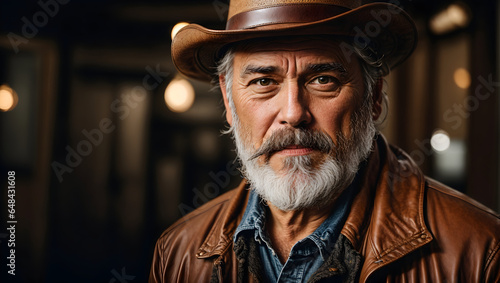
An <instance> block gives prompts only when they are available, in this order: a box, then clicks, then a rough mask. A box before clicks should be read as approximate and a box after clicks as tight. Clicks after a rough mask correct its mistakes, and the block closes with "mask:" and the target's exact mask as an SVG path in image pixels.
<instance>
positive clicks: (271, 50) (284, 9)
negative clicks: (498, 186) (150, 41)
mask: <svg viewBox="0 0 500 283" xmlns="http://www.w3.org/2000/svg"><path fill="white" fill-rule="evenodd" d="M415 44H416V30H415V27H414V24H413V22H412V20H411V19H410V18H409V16H408V15H407V14H406V13H405V12H403V11H402V10H400V9H399V8H397V7H396V6H394V5H390V4H381V3H378V4H369V5H364V6H360V4H359V3H356V1H344V0H313V1H307V2H306V1H298V0H273V1H271V0H267V1H266V0H260V1H242V0H234V1H232V2H231V5H230V8H229V16H228V23H227V28H226V30H224V31H214V30H208V29H205V28H203V27H201V26H198V25H189V26H187V27H185V28H184V29H182V30H181V31H180V32H179V33H178V34H177V36H176V37H175V39H174V41H173V44H172V55H173V60H174V62H175V64H176V66H177V68H178V69H179V71H181V72H182V73H184V74H185V75H187V76H190V77H192V78H196V79H202V80H210V79H213V78H214V77H216V78H217V80H218V81H219V83H220V87H221V91H222V94H223V98H224V104H225V108H226V111H227V112H226V118H227V121H228V123H229V125H230V126H231V127H230V129H229V131H228V132H230V133H232V135H233V137H234V139H235V143H236V147H237V150H238V156H239V158H240V159H241V163H242V165H243V168H242V172H243V174H244V176H245V178H246V179H245V181H244V182H243V183H242V184H241V185H240V186H239V187H238V188H237V189H235V190H233V191H230V192H228V193H226V194H224V195H222V196H220V197H218V198H216V199H214V200H212V201H210V202H208V203H207V204H205V205H204V206H202V207H200V208H198V209H197V210H195V211H194V212H192V213H190V214H188V215H186V216H185V217H183V218H182V219H180V220H179V221H177V222H176V223H175V224H174V225H172V226H171V227H170V228H169V229H167V230H166V231H165V232H164V233H163V234H162V236H161V237H160V239H159V240H158V242H157V245H156V249H155V254H154V258H153V264H152V267H151V274H150V282H320V281H321V282H322V281H325V282H384V281H386V282H499V281H500V251H499V249H500V219H499V217H498V215H496V214H495V213H494V212H492V211H491V210H489V209H487V208H485V207H484V206H482V205H480V204H478V203H476V202H474V201H473V200H471V199H470V198H468V197H466V196H464V195H462V194H460V193H458V192H456V191H454V190H452V189H450V188H447V187H446V186H444V185H442V184H440V183H438V182H436V181H434V180H431V179H429V178H426V177H425V176H423V174H422V173H421V171H420V170H419V169H418V167H417V166H416V165H415V163H414V162H413V161H412V160H411V158H410V157H409V156H408V155H407V154H406V153H404V152H403V151H401V150H399V149H397V148H395V147H391V146H389V145H388V144H387V142H386V141H385V139H384V138H383V136H381V135H380V134H379V133H378V132H377V130H376V125H377V122H378V121H379V119H380V117H381V116H382V115H381V113H382V112H383V108H384V107H386V106H387V105H386V103H385V102H384V101H385V97H384V94H383V93H382V90H381V86H382V83H381V82H382V77H383V76H384V75H387V73H388V72H389V70H390V69H391V68H392V67H394V66H396V65H397V64H399V63H400V62H402V61H403V60H405V59H406V58H407V57H408V56H409V55H410V53H411V52H412V50H413V48H414V46H415Z"/></svg>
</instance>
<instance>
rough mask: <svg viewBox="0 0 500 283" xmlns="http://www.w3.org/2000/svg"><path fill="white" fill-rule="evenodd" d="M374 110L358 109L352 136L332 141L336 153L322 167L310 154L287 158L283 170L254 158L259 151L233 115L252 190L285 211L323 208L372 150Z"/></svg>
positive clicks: (245, 173) (245, 170) (245, 171)
mask: <svg viewBox="0 0 500 283" xmlns="http://www.w3.org/2000/svg"><path fill="white" fill-rule="evenodd" d="M370 109H371V105H369V103H368V104H366V105H363V106H362V107H361V109H359V110H358V111H357V112H358V113H356V115H355V116H354V117H353V119H352V121H351V133H352V137H351V138H350V139H346V138H345V137H344V135H342V134H341V133H339V134H337V137H336V138H337V145H335V144H333V141H332V144H333V148H334V149H333V152H334V153H333V154H329V155H327V157H326V159H325V161H323V162H322V163H321V164H320V165H319V166H317V165H316V166H313V164H312V158H311V156H309V155H305V156H292V157H287V158H285V161H284V163H285V164H284V166H283V169H282V170H281V171H280V172H275V170H274V169H273V168H271V166H270V165H269V163H268V162H266V163H265V164H260V163H259V158H252V155H253V154H254V153H255V152H256V150H254V149H253V147H252V146H251V145H248V144H249V142H245V141H244V137H242V133H241V124H240V122H239V119H238V117H237V115H233V122H234V124H233V137H234V139H235V143H236V148H237V152H238V156H239V158H240V160H241V162H242V165H243V168H242V172H243V174H244V175H245V177H246V178H247V179H248V181H249V182H250V187H251V189H253V190H254V191H255V192H256V193H257V194H259V196H260V197H261V198H262V199H263V200H265V201H267V202H270V203H271V204H272V205H274V206H275V207H277V208H278V209H280V210H283V211H291V210H302V209H306V208H312V207H317V208H322V207H324V206H326V205H328V204H329V203H331V201H332V200H334V199H335V198H336V197H338V196H339V195H340V194H341V193H342V192H343V191H344V190H345V189H346V188H347V187H348V186H349V184H351V182H352V181H353V179H354V177H355V176H356V173H357V171H358V168H359V165H360V163H361V162H362V161H363V160H365V159H366V158H367V156H368V155H369V153H370V151H371V147H372V142H373V137H374V135H375V132H376V130H375V125H374V122H373V120H372V117H371V111H370ZM232 112H233V113H235V111H232ZM329 140H330V141H331V138H330V139H329Z"/></svg>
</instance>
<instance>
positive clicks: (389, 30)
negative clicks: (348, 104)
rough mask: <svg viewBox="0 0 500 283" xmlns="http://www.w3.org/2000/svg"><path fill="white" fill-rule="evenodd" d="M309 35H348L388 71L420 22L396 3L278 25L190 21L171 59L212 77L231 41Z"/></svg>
mask: <svg viewBox="0 0 500 283" xmlns="http://www.w3.org/2000/svg"><path fill="white" fill-rule="evenodd" d="M384 16H385V17H384ZM306 35H332V36H344V37H348V38H350V39H351V42H349V44H350V45H357V44H360V45H366V44H368V45H369V46H371V47H370V48H372V49H373V47H374V48H375V50H373V51H375V52H376V53H377V56H378V57H379V59H380V61H381V62H380V63H381V64H383V65H384V67H385V69H386V70H387V71H386V72H388V70H390V69H393V68H394V67H395V66H397V65H398V64H400V63H401V62H403V61H404V60H405V59H406V58H407V57H408V56H409V55H410V54H411V53H412V52H413V50H414V49H415V46H416V44H417V29H416V27H415V23H414V22H413V20H412V19H411V18H410V16H409V15H408V14H407V13H406V12H405V11H403V10H402V9H401V8H399V7H398V6H395V5H392V4H388V3H373V4H367V5H363V6H360V7H358V8H356V9H353V10H350V11H348V12H345V13H342V14H339V15H336V16H334V17H331V18H327V19H323V20H320V21H315V22H309V23H291V24H290V23H289V24H273V25H266V26H261V27H257V28H252V29H243V30H212V29H207V28H204V27H202V26H200V25H197V24H190V25H188V26H186V27H184V28H182V29H181V30H180V31H179V32H178V33H177V35H176V36H175V37H174V40H173V42H172V60H173V62H174V64H175V66H176V67H177V69H178V70H179V72H181V73H182V74H184V75H186V76H187V77H190V78H193V79H198V80H202V81H211V80H212V79H213V78H214V74H215V73H216V67H217V62H218V61H219V60H220V57H221V55H222V54H221V52H220V50H221V49H222V48H223V47H224V46H226V45H228V44H232V43H236V42H239V41H244V40H250V39H256V38H264V37H276V36H306ZM384 75H385V74H384Z"/></svg>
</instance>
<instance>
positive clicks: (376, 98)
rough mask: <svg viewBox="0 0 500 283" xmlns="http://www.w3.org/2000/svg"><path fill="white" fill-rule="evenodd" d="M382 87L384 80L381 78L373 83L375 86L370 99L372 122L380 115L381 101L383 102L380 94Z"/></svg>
mask: <svg viewBox="0 0 500 283" xmlns="http://www.w3.org/2000/svg"><path fill="white" fill-rule="evenodd" d="M383 86H384V80H383V79H382V78H378V79H377V82H376V83H375V86H374V88H373V93H372V99H373V109H372V115H373V121H377V120H378V118H379V117H380V114H382V103H383V102H382V100H383V97H382V96H383V93H382V88H383Z"/></svg>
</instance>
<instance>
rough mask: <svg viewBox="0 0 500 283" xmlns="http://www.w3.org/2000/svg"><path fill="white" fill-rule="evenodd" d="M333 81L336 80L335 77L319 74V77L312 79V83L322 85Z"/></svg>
mask: <svg viewBox="0 0 500 283" xmlns="http://www.w3.org/2000/svg"><path fill="white" fill-rule="evenodd" d="M334 82H336V79H335V78H332V77H330V76H319V77H317V78H315V79H314V80H312V83H316V84H322V85H324V84H329V83H334Z"/></svg>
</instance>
